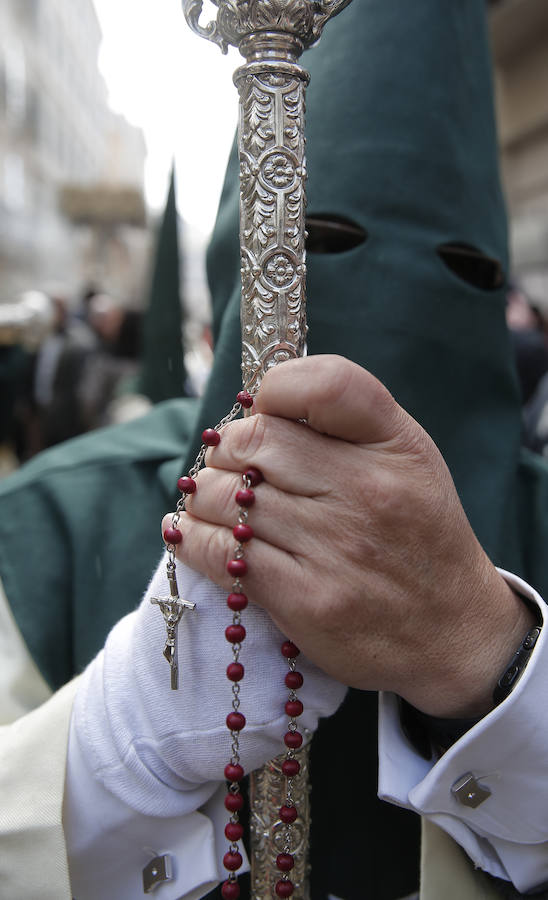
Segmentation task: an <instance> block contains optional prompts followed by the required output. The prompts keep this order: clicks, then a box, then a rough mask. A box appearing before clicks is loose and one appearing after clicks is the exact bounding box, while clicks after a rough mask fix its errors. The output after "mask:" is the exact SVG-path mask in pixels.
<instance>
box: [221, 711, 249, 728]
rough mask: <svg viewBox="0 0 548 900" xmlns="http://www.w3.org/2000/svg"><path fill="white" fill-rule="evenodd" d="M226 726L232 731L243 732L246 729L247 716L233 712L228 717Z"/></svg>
mask: <svg viewBox="0 0 548 900" xmlns="http://www.w3.org/2000/svg"><path fill="white" fill-rule="evenodd" d="M226 725H227V728H229V729H230V731H241V730H242V728H245V716H244V715H243V713H241V712H231V713H229V714H228V716H227V717H226Z"/></svg>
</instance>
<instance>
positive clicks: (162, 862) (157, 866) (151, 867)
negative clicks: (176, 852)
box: [143, 853, 173, 894]
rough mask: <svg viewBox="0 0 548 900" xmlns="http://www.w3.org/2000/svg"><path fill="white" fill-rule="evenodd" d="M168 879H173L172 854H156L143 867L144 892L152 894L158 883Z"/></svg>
mask: <svg viewBox="0 0 548 900" xmlns="http://www.w3.org/2000/svg"><path fill="white" fill-rule="evenodd" d="M166 881H173V869H172V866H171V856H170V855H169V853H164V855H163V856H155V857H154V859H151V860H150V862H149V863H148V865H146V866H145V868H144V869H143V893H145V894H151V893H152V891H154V890H156V888H157V887H158V885H160V884H164V883H165V882H166Z"/></svg>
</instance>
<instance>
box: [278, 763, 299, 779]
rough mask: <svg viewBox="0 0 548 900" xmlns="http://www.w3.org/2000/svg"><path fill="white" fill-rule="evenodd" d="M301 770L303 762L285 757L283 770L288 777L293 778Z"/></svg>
mask: <svg viewBox="0 0 548 900" xmlns="http://www.w3.org/2000/svg"><path fill="white" fill-rule="evenodd" d="M300 771H301V764H300V762H299V761H298V760H297V759H284V761H283V763H282V772H283V773H284V775H285V777H286V778H293V777H294V776H295V775H298V774H299V772H300Z"/></svg>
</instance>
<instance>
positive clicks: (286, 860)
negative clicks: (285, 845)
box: [276, 853, 295, 872]
mask: <svg viewBox="0 0 548 900" xmlns="http://www.w3.org/2000/svg"><path fill="white" fill-rule="evenodd" d="M276 865H277V866H278V869H279V870H280V872H291V869H292V868H293V866H294V865H295V860H294V859H293V857H292V855H291V853H278V855H277V857H276Z"/></svg>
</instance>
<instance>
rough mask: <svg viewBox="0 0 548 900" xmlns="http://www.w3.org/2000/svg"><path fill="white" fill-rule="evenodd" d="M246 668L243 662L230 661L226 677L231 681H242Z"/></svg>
mask: <svg viewBox="0 0 548 900" xmlns="http://www.w3.org/2000/svg"><path fill="white" fill-rule="evenodd" d="M244 674H245V669H244V667H243V666H242V664H241V663H236V662H233V663H229V664H228V666H227V667H226V677H227V678H228V679H229V680H230V681H241V680H242V678H243V677H244Z"/></svg>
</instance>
